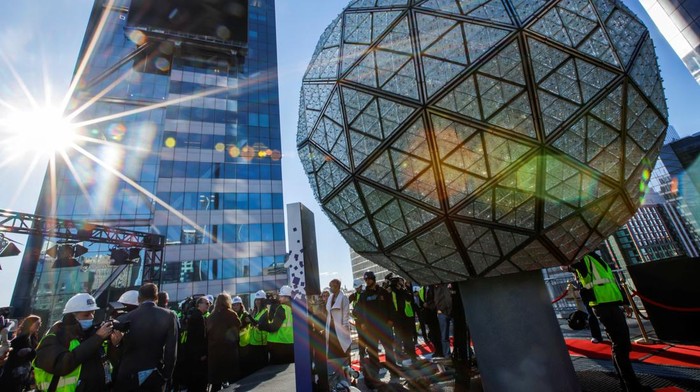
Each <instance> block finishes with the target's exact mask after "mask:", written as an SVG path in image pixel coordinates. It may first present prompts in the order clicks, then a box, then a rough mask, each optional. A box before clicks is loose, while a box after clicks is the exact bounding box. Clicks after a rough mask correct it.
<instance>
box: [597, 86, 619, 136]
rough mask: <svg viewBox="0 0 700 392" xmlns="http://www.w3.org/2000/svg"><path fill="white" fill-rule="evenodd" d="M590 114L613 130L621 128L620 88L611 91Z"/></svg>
mask: <svg viewBox="0 0 700 392" xmlns="http://www.w3.org/2000/svg"><path fill="white" fill-rule="evenodd" d="M591 113H592V114H594V115H596V116H597V117H598V118H599V119H601V120H603V121H605V122H606V123H608V124H609V125H610V126H612V127H613V128H614V129H617V130H620V129H621V127H622V86H619V87H618V88H616V89H615V90H613V91H612V92H611V93H610V94H609V95H608V96H607V97H605V98H604V99H603V100H602V101H600V103H598V104H597V105H596V106H594V107H593V109H591Z"/></svg>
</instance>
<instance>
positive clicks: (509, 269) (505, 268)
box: [484, 261, 520, 277]
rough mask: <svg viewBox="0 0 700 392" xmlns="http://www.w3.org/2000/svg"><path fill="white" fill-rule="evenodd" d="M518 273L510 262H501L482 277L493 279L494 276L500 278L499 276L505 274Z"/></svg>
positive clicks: (518, 270)
mask: <svg viewBox="0 0 700 392" xmlns="http://www.w3.org/2000/svg"><path fill="white" fill-rule="evenodd" d="M518 272H520V269H518V268H517V267H515V266H514V265H513V264H511V262H510V261H501V262H500V263H498V264H497V265H496V267H495V268H494V269H492V270H491V271H489V272H487V273H486V274H485V275H484V276H485V277H495V276H501V275H507V274H515V273H518Z"/></svg>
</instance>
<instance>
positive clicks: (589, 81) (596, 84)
mask: <svg viewBox="0 0 700 392" xmlns="http://www.w3.org/2000/svg"><path fill="white" fill-rule="evenodd" d="M576 70H577V71H578V78H579V81H580V83H581V92H582V93H583V101H584V102H588V101H589V100H590V99H591V98H593V96H595V95H596V94H598V92H600V90H602V89H604V88H605V87H606V86H607V85H608V83H610V81H612V80H613V78H614V77H615V75H613V74H612V73H611V72H609V71H606V70H605V69H603V68H600V67H597V66H595V65H593V64H591V63H589V62H587V61H583V60H580V59H577V60H576Z"/></svg>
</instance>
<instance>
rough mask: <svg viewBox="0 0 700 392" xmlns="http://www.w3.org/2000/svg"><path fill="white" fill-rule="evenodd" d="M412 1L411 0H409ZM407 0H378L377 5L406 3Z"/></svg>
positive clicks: (389, 5) (385, 5) (388, 5)
mask: <svg viewBox="0 0 700 392" xmlns="http://www.w3.org/2000/svg"><path fill="white" fill-rule="evenodd" d="M408 1H410V0H408ZM406 2H407V0H377V7H391V6H397V5H406Z"/></svg>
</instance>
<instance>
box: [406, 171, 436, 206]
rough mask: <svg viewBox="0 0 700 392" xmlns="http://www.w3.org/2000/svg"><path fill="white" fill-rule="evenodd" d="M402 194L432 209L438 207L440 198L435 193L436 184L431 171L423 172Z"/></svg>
mask: <svg viewBox="0 0 700 392" xmlns="http://www.w3.org/2000/svg"><path fill="white" fill-rule="evenodd" d="M402 192H403V193H404V194H406V195H408V196H410V197H412V198H414V199H416V200H418V201H421V202H423V203H427V204H430V205H432V206H433V207H440V197H439V195H438V193H437V192H438V191H437V184H436V182H435V176H434V174H433V170H432V169H429V170H426V171H425V172H423V174H422V175H421V176H420V177H418V178H417V179H416V180H415V181H413V182H411V183H410V184H408V186H407V187H406V188H405V189H403V190H402Z"/></svg>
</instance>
